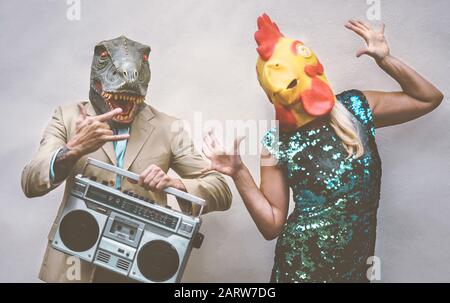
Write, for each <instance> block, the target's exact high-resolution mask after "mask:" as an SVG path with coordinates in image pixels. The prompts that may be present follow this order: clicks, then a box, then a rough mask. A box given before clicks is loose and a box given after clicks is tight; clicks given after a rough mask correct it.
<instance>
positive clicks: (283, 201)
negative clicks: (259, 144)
mask: <svg viewBox="0 0 450 303" xmlns="http://www.w3.org/2000/svg"><path fill="white" fill-rule="evenodd" d="M241 141H242V138H238V139H236V140H235V142H234V148H233V150H232V151H230V152H225V151H224V149H223V148H222V147H221V145H220V143H219V142H218V140H217V139H216V138H215V136H214V135H213V134H212V133H211V132H210V133H209V134H208V135H207V136H206V137H205V138H204V144H203V152H204V154H205V155H206V157H207V158H208V159H210V160H211V166H210V167H209V168H207V169H205V170H204V172H207V171H211V170H215V171H218V172H220V173H223V174H226V175H228V176H230V177H231V178H233V181H234V183H235V185H236V188H237V190H238V191H239V194H240V195H241V197H242V200H243V201H244V204H245V206H246V207H247V210H248V211H249V213H250V215H251V217H252V218H253V220H254V221H255V223H256V226H257V227H258V229H259V231H260V232H261V234H262V235H263V236H264V238H265V239H266V240H273V239H275V238H276V237H277V236H278V235H279V233H280V232H281V230H282V228H283V225H284V223H285V222H286V216H287V212H288V206H289V187H288V186H287V183H286V180H285V177H284V173H283V171H282V169H281V168H280V167H278V166H276V165H275V164H276V160H275V159H273V158H272V157H271V156H270V155H267V154H265V153H264V154H263V155H262V156H261V185H260V188H258V186H257V185H256V183H255V181H254V180H253V177H252V175H251V173H250V171H249V170H248V168H247V167H246V166H245V164H244V163H243V162H242V160H241V157H240V155H239V145H240V142H241Z"/></svg>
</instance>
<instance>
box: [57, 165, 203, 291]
mask: <svg viewBox="0 0 450 303" xmlns="http://www.w3.org/2000/svg"><path fill="white" fill-rule="evenodd" d="M88 165H93V166H96V167H98V168H100V169H105V170H108V171H110V172H113V173H115V174H117V175H120V176H123V177H126V178H129V179H131V180H138V178H139V176H138V175H136V174H134V173H131V172H129V171H125V170H122V169H120V168H118V167H115V166H113V165H109V164H106V163H103V162H100V161H97V160H95V159H88V162H87V164H86V166H88ZM164 191H165V192H166V193H168V194H171V195H174V196H176V197H177V198H178V199H183V200H185V201H189V202H191V203H193V204H196V205H197V207H198V208H199V213H198V214H197V215H195V216H194V215H188V214H184V213H182V212H179V211H176V210H173V209H171V208H170V207H164V206H160V205H157V204H156V203H155V202H154V201H151V200H149V199H146V198H144V197H141V196H138V195H136V194H134V193H132V192H129V191H124V192H121V191H120V190H117V189H115V188H112V187H109V186H108V185H105V184H102V183H99V182H97V181H96V180H92V179H89V178H87V177H84V176H83V175H77V176H76V177H75V183H74V186H73V188H72V190H71V195H70V197H69V199H68V201H67V203H66V205H65V207H64V209H63V213H62V216H61V219H60V221H59V222H58V228H57V231H56V234H55V237H54V239H53V241H52V246H53V247H54V248H55V249H57V250H59V251H62V252H64V253H66V254H69V255H72V256H76V257H79V258H80V259H82V260H85V261H87V262H91V263H93V264H95V265H97V266H101V267H103V268H106V269H108V270H110V271H113V272H116V273H118V274H121V275H124V276H127V277H129V278H130V279H133V280H136V281H140V282H148V283H152V282H179V281H180V280H181V276H182V274H183V271H184V268H185V266H186V262H187V260H188V258H189V255H190V252H191V250H192V248H193V247H195V248H200V246H201V243H202V241H203V235H202V234H200V233H199V232H198V231H199V228H200V225H201V218H200V216H201V214H202V211H203V206H204V203H205V201H204V200H203V199H200V198H198V197H196V196H193V195H190V194H188V193H185V192H183V191H180V190H177V189H175V188H171V187H169V188H166V189H165V190H164Z"/></svg>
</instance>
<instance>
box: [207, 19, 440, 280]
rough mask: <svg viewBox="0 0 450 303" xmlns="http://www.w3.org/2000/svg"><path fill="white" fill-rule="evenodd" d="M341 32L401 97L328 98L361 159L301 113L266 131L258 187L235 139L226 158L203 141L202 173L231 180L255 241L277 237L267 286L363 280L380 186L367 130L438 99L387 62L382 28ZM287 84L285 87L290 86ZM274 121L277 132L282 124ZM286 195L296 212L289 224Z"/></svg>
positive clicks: (324, 122) (332, 131) (409, 72)
mask: <svg viewBox="0 0 450 303" xmlns="http://www.w3.org/2000/svg"><path fill="white" fill-rule="evenodd" d="M267 18H268V17H267ZM268 20H269V21H270V19H268ZM269 21H267V22H269ZM261 22H265V20H264V19H263V20H262V21H261ZM258 25H259V26H261V24H260V23H258ZM269 25H270V23H269ZM262 26H264V25H262ZM346 27H347V28H348V29H350V30H352V31H354V32H355V33H357V34H358V35H360V36H361V37H363V38H364V39H365V41H366V43H367V48H365V49H362V50H361V51H359V52H358V56H360V55H362V54H366V55H369V56H371V57H373V58H374V59H375V61H376V62H377V64H378V65H379V66H380V68H381V69H383V70H384V71H385V72H386V73H387V74H388V75H390V76H391V77H393V78H394V79H395V80H396V81H397V82H398V83H399V84H400V86H401V87H402V89H403V91H401V92H396V93H385V92H373V91H365V92H361V91H358V90H351V91H346V92H344V93H341V94H339V95H337V96H336V105H335V106H338V107H339V108H340V110H341V111H346V112H347V113H349V114H350V115H351V121H352V123H353V125H354V127H355V128H356V129H357V130H358V132H357V137H358V139H359V140H358V142H359V143H358V144H359V148H361V150H362V151H363V152H362V153H360V154H358V152H357V151H356V150H355V149H353V150H352V149H351V148H350V149H349V148H348V145H350V143H349V142H350V141H351V140H350V139H351V135H349V134H347V133H345V132H341V131H336V128H335V127H333V119H336V117H334V118H333V115H332V114H329V115H325V116H321V117H313V118H311V117H310V119H307V118H308V115H306V114H304V113H301V114H302V115H303V116H302V115H300V117H307V118H305V119H297V121H296V122H297V124H296V127H295V128H292V129H288V130H286V129H284V130H283V129H281V130H280V129H278V128H274V129H272V130H270V131H269V132H268V133H267V134H266V135H265V137H264V138H263V141H262V144H263V147H264V152H263V154H262V162H261V185H260V187H259V188H258V186H257V185H256V184H255V182H254V180H253V178H252V176H251V174H250V172H249V170H248V169H247V168H246V166H245V165H244V164H243V163H242V161H241V158H240V156H239V153H238V150H239V144H240V142H241V140H242V138H238V139H236V141H235V143H234V148H233V150H232V151H230V152H225V151H224V149H223V148H222V147H221V145H220V143H219V142H218V140H217V139H216V138H215V137H214V135H213V134H212V133H211V132H210V133H209V134H208V135H207V136H205V138H204V153H205V155H206V156H207V157H208V158H209V159H210V160H211V167H210V168H209V170H216V171H219V172H222V173H224V174H227V175H229V176H231V177H232V178H233V180H234V182H235V184H236V187H237V189H238V191H239V193H240V195H241V197H242V199H243V201H244V203H245V206H246V207H247V209H248V211H249V212H250V214H251V216H252V218H253V220H254V221H255V223H256V225H257V227H258V229H259V230H260V232H261V233H262V234H263V236H264V237H265V238H266V239H268V240H271V239H274V238H276V237H278V241H277V245H276V249H275V258H274V266H273V270H272V275H271V281H272V282H368V281H369V277H368V275H367V271H368V268H369V266H370V265H371V264H370V257H372V256H374V248H375V240H376V227H377V209H378V204H379V198H380V184H381V161H380V157H379V155H378V151H377V145H376V142H375V128H377V127H386V126H390V125H396V124H401V123H404V122H407V121H410V120H413V119H416V118H418V117H420V116H423V115H425V114H427V113H429V112H430V111H432V110H433V109H435V108H436V107H437V106H438V105H439V104H440V103H441V102H442V99H443V96H442V93H441V92H440V91H439V90H438V89H437V88H436V87H434V86H433V85H432V84H431V83H430V82H428V81H427V80H426V79H424V78H423V77H421V76H420V75H419V74H418V73H417V72H415V71H414V70H413V69H411V68H410V67H408V66H407V65H406V64H404V63H403V62H401V61H400V60H398V59H396V58H394V57H392V56H391V55H390V52H389V48H388V45H387V42H386V40H385V38H384V27H383V29H382V30H381V31H375V30H373V29H372V28H371V27H370V26H369V25H367V24H364V23H362V22H359V21H353V20H352V21H349V22H348V23H347V24H346ZM260 30H261V29H260ZM276 30H278V28H276ZM272 37H273V35H272ZM257 40H258V37H257ZM272 41H273V39H272ZM302 47H304V46H302ZM265 49H267V47H266V48H265ZM276 51H280V49H279V47H278V49H275V52H276ZM301 51H302V52H304V51H305V50H304V49H301ZM260 55H261V54H260ZM277 64H278V63H277ZM277 68H278V67H277ZM261 82H262V81H261V80H260V83H261ZM286 84H287V88H288V89H290V88H292V87H291V86H292V82H289V79H288V80H287V83H286ZM294 84H295V85H297V84H298V83H297V81H295V83H294ZM301 84H302V83H300V84H299V85H301ZM295 85H294V86H295ZM262 86H263V88H264V83H262ZM265 90H266V89H265ZM266 93H268V95H269V93H270V92H268V90H266ZM271 101H272V102H273V101H274V100H273V99H271ZM274 105H276V104H275V102H274ZM277 116H278V117H279V118H280V119H279V120H280V125H283V122H284V121H282V118H283V117H286V116H283V115H278V114H277ZM297 117H298V116H297ZM341 122H342V121H341ZM271 164H273V165H271ZM289 188H290V189H292V192H293V200H294V202H295V209H294V210H293V212H292V213H291V214H290V215H289V217H288V218H287V212H288V202H289ZM368 263H369V264H368Z"/></svg>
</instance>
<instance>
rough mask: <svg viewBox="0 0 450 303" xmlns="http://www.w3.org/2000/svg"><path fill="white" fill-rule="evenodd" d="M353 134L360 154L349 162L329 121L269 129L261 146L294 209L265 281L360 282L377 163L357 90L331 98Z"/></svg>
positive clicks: (368, 251) (369, 121) (371, 232)
mask: <svg viewBox="0 0 450 303" xmlns="http://www.w3.org/2000/svg"><path fill="white" fill-rule="evenodd" d="M337 99H338V101H339V102H341V103H342V104H343V105H344V106H345V107H346V108H347V109H348V110H349V111H350V113H352V114H353V116H354V119H355V121H356V123H357V125H358V127H359V133H360V137H361V140H362V142H363V145H364V155H363V156H362V157H360V158H358V159H355V158H354V157H350V158H348V159H347V156H348V154H347V152H346V150H345V149H344V147H343V145H342V141H341V139H340V138H339V137H338V136H337V135H336V133H335V131H334V130H333V128H332V127H331V126H330V123H329V118H328V117H325V118H318V119H315V120H313V121H312V122H310V123H308V124H306V125H304V126H302V127H301V128H299V129H297V130H296V131H294V132H289V133H280V134H279V135H277V130H276V129H272V130H270V131H269V132H268V133H267V134H266V135H265V137H264V139H263V142H262V143H263V146H264V147H265V148H266V149H267V150H268V151H269V152H270V153H271V154H272V155H273V156H274V157H275V158H276V159H277V160H278V165H280V166H281V167H283V169H284V170H285V173H286V176H287V179H288V183H289V186H290V188H291V189H292V191H293V199H294V201H295V209H294V210H293V212H292V213H291V214H290V216H289V217H288V219H287V222H286V224H285V225H284V228H283V231H282V233H281V234H280V237H279V238H278V242H277V245H276V249H275V262H274V266H273V270H272V275H271V282H368V280H367V276H366V272H367V270H368V268H369V266H370V265H367V263H368V262H367V261H368V258H369V257H371V256H373V255H374V248H375V238H376V225H377V209H378V203H379V199H380V185H381V160H380V157H379V155H378V150H377V145H376V142H375V137H374V134H375V127H374V122H373V118H372V112H371V109H370V107H369V104H368V102H367V99H366V98H365V96H364V94H363V93H362V92H360V91H357V90H351V91H346V92H343V93H341V94H340V95H338V96H337Z"/></svg>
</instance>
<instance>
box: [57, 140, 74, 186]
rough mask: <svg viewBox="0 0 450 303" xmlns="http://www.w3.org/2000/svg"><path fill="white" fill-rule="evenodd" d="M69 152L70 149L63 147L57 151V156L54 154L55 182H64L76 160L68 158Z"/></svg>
mask: <svg viewBox="0 0 450 303" xmlns="http://www.w3.org/2000/svg"><path fill="white" fill-rule="evenodd" d="M69 152H70V148H68V147H67V146H64V147H63V148H61V149H60V150H59V152H58V154H56V157H55V163H54V167H53V169H54V172H55V182H59V181H62V180H64V179H65V178H66V177H67V176H68V175H69V172H70V171H71V170H72V167H73V166H74V164H75V163H76V160H74V159H72V158H70V157H69Z"/></svg>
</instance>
